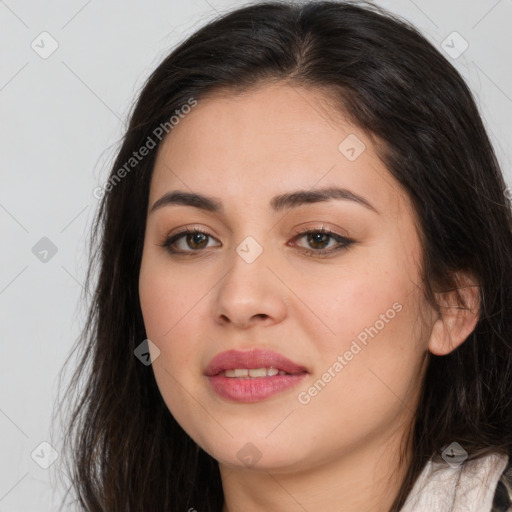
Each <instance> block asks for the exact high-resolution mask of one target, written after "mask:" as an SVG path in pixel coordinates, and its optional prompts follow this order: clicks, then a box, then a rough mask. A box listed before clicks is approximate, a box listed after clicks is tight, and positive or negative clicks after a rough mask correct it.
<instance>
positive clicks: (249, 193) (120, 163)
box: [67, 2, 512, 512]
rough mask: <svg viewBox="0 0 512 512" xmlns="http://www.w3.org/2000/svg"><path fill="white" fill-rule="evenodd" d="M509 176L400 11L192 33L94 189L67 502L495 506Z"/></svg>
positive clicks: (348, 6) (268, 14)
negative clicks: (72, 497)
mask: <svg viewBox="0 0 512 512" xmlns="http://www.w3.org/2000/svg"><path fill="white" fill-rule="evenodd" d="M505 192H506V191H505V183H504V180H503V177H502V174H501V171H500V169H499V166H498V163H497V160H496V157H495V154H494V152H493V149H492V147H491V144H490V142H489V139H488V136H487V134H486V132H485V130H484V127H483V124H482V120H481V118H480V115H479V113H478V110H477V107H476V105H475V102H474V100H473V98H472V96H471V93H470V91H469V90H468V88H467V86H466V85H465V83H464V81H463V80H462V78H461V77H460V75H459V74H458V73H457V71H456V70H455V69H454V68H453V67H452V66H451V64H449V63H448V62H447V61H446V60H445V58H444V57H443V56H442V55H441V54H440V52H439V51H438V50H437V49H435V48H434V47H433V46H432V45H431V44H430V43H428V42H427V41H426V40H425V38H424V37H423V36H422V35H420V34H419V33H418V32H417V31H416V30H415V29H414V28H413V27H411V26H409V25H408V24H407V23H405V22H404V21H402V20H399V19H397V18H395V17H393V16H391V15H390V14H388V13H386V12H384V11H383V10H381V9H379V8H377V7H375V6H373V5H370V4H363V3H353V2H350V3H349V2H314V3H305V4H303V5H287V4H285V3H261V4H256V5H251V6H247V7H243V8H240V9H238V10H235V11H233V12H231V13H228V14H227V15H225V16H222V17H220V18H219V19H217V20H215V21H213V22H211V23H209V24H208V25H207V26H205V27H203V28H201V29H200V30H198V31H197V32H196V33H195V34H193V35H192V36H191V37H189V38H188V39H187V40H186V41H184V42H183V43H182V44H180V45H179V46H178V47H177V48H176V49H175V50H174V51H172V53H171V54H170V55H169V56H168V57H167V58H166V59H165V60H164V61H163V62H162V63H161V64H160V65H159V66H158V68H157V69H156V70H155V71H154V73H153V74H152V75H151V77H150V78H149V79H148V81H147V83H146V85H145V87H144V89H143V90H142V92H141V94H140V97H139V99H138V101H137V104H136V106H135V108H134V111H133V114H132V116H131V120H130V125H129V128H128V130H127V133H126V135H125V137H124V141H123V144H122V147H121V149H120V151H119V154H118V157H117V160H116V162H115V165H114V167H113V169H112V172H111V175H110V178H109V180H108V182H107V183H106V184H105V185H104V186H103V187H99V188H98V189H97V191H96V192H95V194H98V195H101V196H103V199H102V203H101V207H100V210H99V213H98V220H97V224H96V230H95V232H94V233H93V239H95V238H96V237H97V238H98V239H99V240H100V243H99V245H98V247H97V250H96V253H95V259H93V264H92V265H91V270H90V274H89V278H90V280H92V279H91V278H92V275H93V271H94V269H95V266H94V265H95V263H94V262H95V261H97V262H98V263H99V274H98V280H97V283H95V284H94V285H92V284H90V286H94V287H95V291H94V295H93V301H92V304H91V309H90V314H89V319H88V323H87V326H86V329H85V331H84V335H83V339H82V341H81V346H82V348H83V350H84V352H83V355H82V360H81V364H80V366H79V368H78V370H77V372H76V375H75V380H74V381H73V387H72V389H77V390H78V379H79V378H81V376H83V375H85V376H86V377H87V381H86V386H85V388H84V389H83V390H80V397H79V400H78V402H77V404H76V406H75V409H74V412H73V416H72V418H71V422H70V429H69V437H68V438H67V442H68V445H69V448H70V449H72V450H73V453H72V455H71V459H72V460H71V472H72V481H73V485H74V489H75V491H76V493H77V500H78V501H79V503H80V506H81V507H82V509H83V510H88V511H93V510H94V511H100V510H101V511H118V510H126V511H128V510H138V511H140V510H155V511H156V510H167V511H185V510H188V511H193V510H197V511H215V512H220V511H222V512H234V511H238V510H244V511H249V510H250V511H259V510H280V511H292V510H308V511H310V512H312V511H316V510H336V511H338V510H339V511H344V512H355V511H362V510H368V511H369V510H372V511H382V512H398V511H402V512H411V511H423V510H429V511H431V510H436V511H449V510H450V511H465V512H467V511H475V512H476V511H478V512H482V511H485V512H487V511H498V510H499V511H503V510H508V509H509V507H510V501H509V496H508V494H509V492H510V480H509V479H507V471H509V469H510V454H511V446H512V405H511V397H512V355H511V344H512V282H511V280H512V251H511V249H512V230H511V226H512V222H511V216H510V212H511V210H510V202H509V200H508V198H507V195H506V193H505Z"/></svg>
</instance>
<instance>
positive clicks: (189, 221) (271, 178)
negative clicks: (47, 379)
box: [139, 85, 429, 472]
mask: <svg viewBox="0 0 512 512" xmlns="http://www.w3.org/2000/svg"><path fill="white" fill-rule="evenodd" d="M326 189H332V192H333V193H332V194H330V193H327V192H325V193H324V192H322V191H325V190H326ZM334 189H340V190H341V192H340V191H338V192H334ZM177 191H179V192H182V193H183V194H197V195H200V196H207V197H208V198H209V200H208V202H206V201H199V200H197V198H196V199H195V200H194V199H193V198H192V199H191V196H189V197H188V199H187V198H186V197H185V196H184V195H182V196H179V197H176V196H175V198H174V199H175V200H174V201H173V200H172V198H171V197H170V196H167V199H166V200H165V199H164V200H162V201H159V200H160V199H161V198H163V197H164V196H165V195H166V194H170V193H172V192H177ZM157 202H158V203H157ZM155 203H157V205H156V207H155V208H153V207H154V205H155ZM186 228H188V229H189V230H190V231H191V233H190V234H189V235H187V234H186V233H185V235H183V236H180V237H178V238H173V237H174V235H177V234H180V233H182V231H183V230H184V229H186ZM322 228H323V229H324V230H327V231H329V232H332V233H333V234H332V235H329V234H324V233H322V232H319V231H320V230H321V229H322ZM195 230H199V231H200V232H203V233H204V234H201V233H199V234H197V233H196V234H194V231H195ZM307 231H310V232H311V233H310V234H307V233H306V234H301V233H304V232H307ZM169 239H170V242H169V243H168V244H167V245H168V246H167V247H165V246H163V244H164V242H165V241H166V240H169ZM322 250H323V251H325V254H322ZM139 287H140V300H141V307H142V312H143V316H144V322H145V327H146V332H147V337H148V338H149V339H150V340H151V342H152V343H154V344H155V345H156V346H157V347H158V349H159V350H160V354H159V356H158V357H156V358H155V359H154V361H153V365H152V367H153V371H154V375H155V378H156V381H157V384H158V387H159V389H160V392H161V394H162V397H163V399H164V401H165V403H166V404H167V406H168V408H169V410H170V412H171V413H172V415H173V416H174V417H175V418H176V420H177V421H178V422H179V423H180V424H181V426H182V427H183V428H184V430H185V431H186V432H187V433H188V434H189V435H190V436H191V437H192V438H193V439H194V440H195V441H196V442H197V443H198V444H199V445H200V446H201V447H202V448H203V449H204V450H206V451H207V452H208V453H210V454H211V455H212V456H213V457H215V458H216V459H217V460H218V461H220V462H221V463H224V464H228V465H236V466H244V465H245V466H252V467H254V468H264V469H270V468H271V469H273V470H274V471H277V472H279V471H283V472H284V471H287V470H290V469H297V468H306V467H314V466H316V465H319V464H324V463H328V462H329V461H334V460H341V459H340V457H350V456H354V457H355V456H359V455H361V454H362V452H363V451H365V452H366V453H369V454H370V453H375V450H378V449H379V447H382V446H383V445H384V443H386V442H387V441H389V439H391V438H394V439H397V438H398V437H399V436H400V435H402V434H403V432H404V431H405V429H406V428H407V426H408V422H410V420H411V415H412V414H413V413H412V411H413V410H414V407H415V403H416V399H417V395H418V391H419V388H420V383H421V380H422V372H423V370H424V365H423V363H424V356H425V354H426V351H427V343H428V337H429V329H428V328H425V326H426V325H427V324H428V322H423V321H422V318H426V315H424V314H423V313H422V312H425V311H427V305H426V303H425V301H424V298H423V294H422V283H421V277H420V243H419V239H418V235H417V232H416V228H415V222H414V215H413V212H412V208H411V205H410V202H409V200H408V198H407V196H406V195H405V194H404V192H403V190H401V188H400V186H399V185H398V183H397V181H396V180H395V179H394V178H393V177H392V176H391V175H390V174H389V172H388V171H387V169H386V168H385V166H384V165H383V163H382V162H381V161H380V160H379V159H378V157H377V156H376V152H375V148H374V146H373V145H372V143H371V142H370V140H369V138H368V137H367V136H366V135H365V134H364V133H363V132H362V131H361V130H360V129H358V128H357V127H356V126H354V125H352V124H350V123H349V122H347V121H346V120H343V119H342V117H341V116H339V115H338V116H337V117H335V115H334V110H333V109H332V108H331V109H330V110H329V107H328V105H327V103H325V97H324V96H322V94H321V93H320V92H318V91H312V90H308V89H303V88H300V89H299V88H291V87H289V86H285V85H274V86H264V87H260V88H258V89H255V90H253V91H251V92H250V93H247V94H245V95H239V96H228V95H224V96H220V95H217V96H212V97H210V98H209V99H205V100H201V101H199V103H198V104H197V106H196V107H194V108H193V109H192V111H191V112H190V113H189V114H188V115H187V116H186V117H184V119H182V120H181V121H180V122H179V124H178V125H177V126H175V127H174V128H173V130H172V132H171V133H170V135H169V136H168V137H167V139H166V140H165V141H164V143H163V145H162V146H161V147H160V149H159V153H158V157H157V161H156V164H155V168H154V174H153V178H152V182H151V189H150V197H149V212H148V219H147V227H146V234H145V241H144V250H143V258H142V265H141V271H140V282H139ZM228 351H237V353H236V354H235V356H238V357H235V356H234V355H233V353H232V352H229V353H228V354H224V355H221V356H219V355H220V354H222V353H225V352H228ZM217 356H219V357H217ZM216 357H217V359H216V361H213V362H212V360H213V359H214V358H216ZM283 358H286V360H287V361H286V362H283ZM249 368H252V369H253V370H254V371H251V372H250V374H249V372H248V369H249ZM262 368H266V369H267V370H265V369H263V370H262ZM235 369H238V371H237V372H235V371H234V370H235ZM256 370H259V371H256ZM282 372H285V374H284V375H283V374H282ZM275 373H277V375H274V374H275ZM397 436H398V437H397ZM361 456H362V455H361Z"/></svg>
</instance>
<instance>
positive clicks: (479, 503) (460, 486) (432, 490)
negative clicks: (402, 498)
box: [400, 453, 508, 512]
mask: <svg viewBox="0 0 512 512" xmlns="http://www.w3.org/2000/svg"><path fill="white" fill-rule="evenodd" d="M507 462H508V456H506V455H501V454H498V453H491V454H489V455H486V456H484V457H482V458H480V459H477V460H472V461H466V462H465V463H464V464H462V465H460V466H458V467H455V468H453V467H451V466H449V465H448V464H447V463H445V462H444V461H441V462H433V459H430V460H429V461H428V462H427V464H426V465H425V467H424V468H423V470H422V472H421V474H420V475H419V476H418V479H417V481H416V482H415V484H414V486H413V488H412V490H411V492H410V494H409V496H408V497H407V500H406V502H405V504H404V506H403V507H402V509H401V510H400V512H427V511H428V512H432V511H434V510H435V512H490V511H491V507H492V501H493V497H494V492H495V490H496V485H497V483H498V480H499V478H500V476H501V474H502V473H503V471H504V470H505V467H506V466H507Z"/></svg>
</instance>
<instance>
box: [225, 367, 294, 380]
mask: <svg viewBox="0 0 512 512" xmlns="http://www.w3.org/2000/svg"><path fill="white" fill-rule="evenodd" d="M223 374H224V376H225V377H252V378H258V377H273V376H274V375H278V374H279V375H287V374H286V372H284V371H282V370H278V369H277V368H250V369H248V368H235V369H234V370H225V371H224V372H223Z"/></svg>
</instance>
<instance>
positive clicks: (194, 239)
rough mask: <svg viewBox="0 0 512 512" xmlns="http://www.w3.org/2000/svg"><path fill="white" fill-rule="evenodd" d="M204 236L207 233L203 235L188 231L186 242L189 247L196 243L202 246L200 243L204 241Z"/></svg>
mask: <svg viewBox="0 0 512 512" xmlns="http://www.w3.org/2000/svg"><path fill="white" fill-rule="evenodd" d="M206 237H207V235H205V234H204V233H189V235H188V236H187V243H188V244H189V245H190V246H191V247H197V245H200V246H201V247H203V246H204V245H201V242H204V241H205V240H206ZM196 244H197V245H196Z"/></svg>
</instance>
